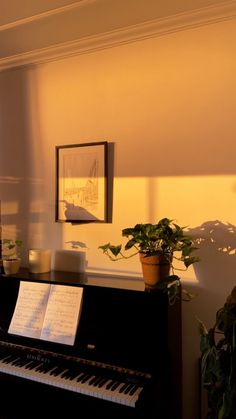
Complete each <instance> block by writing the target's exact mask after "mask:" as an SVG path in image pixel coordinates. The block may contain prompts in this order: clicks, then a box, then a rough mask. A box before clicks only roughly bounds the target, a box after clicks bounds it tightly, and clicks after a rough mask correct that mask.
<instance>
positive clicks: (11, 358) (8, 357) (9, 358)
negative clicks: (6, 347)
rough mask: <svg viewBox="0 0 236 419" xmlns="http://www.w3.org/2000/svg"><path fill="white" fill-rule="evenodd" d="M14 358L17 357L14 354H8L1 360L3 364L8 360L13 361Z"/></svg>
mask: <svg viewBox="0 0 236 419" xmlns="http://www.w3.org/2000/svg"><path fill="white" fill-rule="evenodd" d="M15 359H17V356H16V355H8V356H7V357H5V358H4V359H3V360H2V362H4V364H8V363H9V362H11V361H14V360H15Z"/></svg>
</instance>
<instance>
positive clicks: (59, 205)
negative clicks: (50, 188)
mask: <svg viewBox="0 0 236 419" xmlns="http://www.w3.org/2000/svg"><path fill="white" fill-rule="evenodd" d="M107 218H108V142H107V141H100V142H92V143H81V144H70V145H59V146H56V214H55V220H56V221H57V222H69V223H90V222H107Z"/></svg>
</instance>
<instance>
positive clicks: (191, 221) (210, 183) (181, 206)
mask: <svg viewBox="0 0 236 419" xmlns="http://www.w3.org/2000/svg"><path fill="white" fill-rule="evenodd" d="M235 208H236V177H235V176H183V177H153V178H147V177H143V178H138V177H135V178H115V180H114V200H113V209H114V211H113V218H112V223H107V224H106V223H105V224H103V223H102V224H100V225H99V224H96V225H94V224H93V223H92V224H88V225H80V226H71V225H70V224H67V225H63V226H61V228H62V231H63V236H64V239H63V242H64V248H66V249H68V248H69V247H70V246H68V244H67V245H66V244H65V243H68V242H69V243H70V242H71V241H73V240H79V241H81V242H82V243H84V244H85V245H86V259H87V268H88V269H99V270H104V272H105V271H110V272H120V273H125V274H127V275H129V274H130V275H134V274H137V275H141V267H140V263H139V259H138V257H134V258H131V259H128V260H120V261H117V262H112V261H110V260H109V259H108V258H107V257H106V256H105V255H103V254H102V252H101V251H100V250H99V249H98V246H100V245H102V244H105V243H107V242H111V243H112V244H120V243H126V240H125V239H124V238H122V235H121V231H122V229H123V228H126V227H132V226H134V225H135V224H136V223H148V222H150V223H156V222H158V220H159V219H161V218H163V217H168V218H171V219H174V220H175V221H176V223H177V224H179V225H181V226H186V227H187V228H189V230H190V234H191V235H192V236H193V237H199V233H201V235H203V236H204V234H205V235H207V234H209V232H208V231H205V232H204V226H205V224H206V223H214V222H215V221H216V220H219V221H220V222H221V223H225V224H227V223H230V224H232V225H233V224H236V213H235ZM95 226H96V235H94V228H95ZM176 267H177V268H178V265H176ZM176 273H178V274H179V275H180V276H181V278H182V279H183V280H184V281H187V282H196V281H197V276H196V273H195V269H194V267H193V266H190V267H189V268H188V270H187V271H184V272H182V271H181V272H176Z"/></svg>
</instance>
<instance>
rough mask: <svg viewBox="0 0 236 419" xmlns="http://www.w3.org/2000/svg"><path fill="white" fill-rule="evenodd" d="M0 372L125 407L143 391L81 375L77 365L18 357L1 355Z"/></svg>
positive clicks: (100, 377) (124, 383)
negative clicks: (56, 363) (57, 363)
mask: <svg viewBox="0 0 236 419" xmlns="http://www.w3.org/2000/svg"><path fill="white" fill-rule="evenodd" d="M0 372H2V373H5V374H10V375H13V376H16V377H21V378H25V379H28V380H32V381H36V382H39V383H44V384H48V385H51V386H54V387H59V388H62V389H65V390H69V391H73V392H76V393H80V394H83V395H87V396H92V397H96V398H99V399H103V400H107V401H111V402H113V403H119V404H122V405H126V406H129V407H135V405H136V402H137V400H138V399H139V396H140V394H141V392H142V390H143V386H141V385H139V384H137V383H135V382H130V381H128V380H121V381H120V380H119V379H117V378H115V379H112V378H109V377H106V376H104V375H100V372H99V373H98V374H95V375H94V372H93V373H89V372H85V371H83V370H82V369H81V366H80V365H79V364H78V365H73V366H71V365H70V366H69V365H68V366H65V365H64V366H63V365H55V364H52V363H44V362H42V361H41V360H32V359H28V358H26V357H25V355H24V356H22V355H20V354H8V355H6V353H5V354H1V355H0Z"/></svg>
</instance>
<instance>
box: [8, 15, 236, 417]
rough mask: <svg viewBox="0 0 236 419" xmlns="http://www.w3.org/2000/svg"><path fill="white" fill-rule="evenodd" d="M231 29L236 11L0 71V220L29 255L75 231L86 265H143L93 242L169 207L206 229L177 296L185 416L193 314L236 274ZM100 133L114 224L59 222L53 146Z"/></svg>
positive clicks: (56, 246)
mask: <svg viewBox="0 0 236 419" xmlns="http://www.w3.org/2000/svg"><path fill="white" fill-rule="evenodd" d="M235 36H236V25H235V21H234V20H232V21H228V22H222V23H218V24H212V25H209V26H207V27H201V28H196V29H194V30H189V31H185V32H178V33H175V34H171V35H168V36H163V37H159V38H156V39H154V38H153V39H149V40H145V41H140V42H136V43H130V44H127V45H123V46H119V47H115V48H112V49H106V50H101V51H97V52H94V53H91V54H87V55H80V56H75V57H71V58H67V59H65V60H61V61H55V62H51V63H47V64H42V65H40V66H37V67H28V68H25V69H21V70H11V71H8V72H5V73H1V74H0V137H1V140H0V141H1V154H0V179H1V200H2V211H3V215H2V219H3V231H4V234H5V235H12V234H16V235H18V236H20V237H22V238H23V239H24V264H25V265H27V250H28V248H30V247H44V248H51V249H52V250H53V251H55V252H57V251H61V250H66V251H72V248H71V244H70V243H67V242H70V241H80V242H83V243H85V244H86V246H87V250H86V251H84V257H85V259H86V265H87V269H94V270H98V269H99V270H103V271H113V272H115V271H116V272H119V273H124V274H130V275H132V274H138V275H141V270H140V265H139V261H138V258H133V259H131V260H129V261H120V262H116V263H113V262H111V261H109V260H108V259H107V258H106V257H105V256H104V255H102V254H101V252H100V251H99V250H98V246H99V245H100V244H104V243H106V242H108V241H111V242H113V243H117V244H118V243H120V242H121V241H122V240H121V234H120V233H121V229H122V228H124V227H129V226H133V225H134V224H135V223H137V222H141V223H142V222H156V221H157V220H158V219H160V218H161V217H165V216H166V217H169V218H173V219H175V220H176V221H177V222H178V224H180V225H188V226H189V227H190V228H191V231H192V233H193V235H196V236H198V235H199V234H201V235H203V236H204V238H205V240H204V241H203V243H202V244H201V246H200V250H199V253H200V256H201V262H200V263H199V264H198V265H197V266H196V268H195V269H193V268H191V269H189V270H188V271H187V272H185V273H183V275H182V278H183V286H184V288H187V289H189V290H190V291H193V292H196V293H197V296H196V298H195V299H194V300H193V301H192V302H190V303H183V356H184V419H190V418H191V419H197V417H198V416H197V403H198V394H197V390H198V388H197V359H198V356H199V338H198V331H197V322H196V319H195V316H197V317H199V318H201V319H202V320H203V321H204V322H206V325H207V326H210V325H211V323H212V321H213V320H214V314H215V310H216V309H217V308H218V307H219V306H220V305H221V304H222V303H223V302H224V300H225V298H226V296H227V294H228V293H229V291H230V290H231V288H232V286H233V285H234V283H235V271H236V259H235V248H236V239H235V237H236V211H235V208H236V167H235V154H236V142H235V138H236V125H235V108H236V107H235V105H236V58H235V42H234V40H235ZM103 140H106V141H109V142H112V143H114V144H115V159H114V195H113V220H112V223H108V224H89V225H87V224H86V225H70V224H67V225H65V224H58V223H55V221H54V212H55V146H56V145H64V144H77V143H83V142H93V141H103ZM74 252H76V250H74ZM66 267H67V268H68V266H66ZM69 268H70V267H69ZM72 269H75V270H76V269H79V266H76V267H72Z"/></svg>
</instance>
